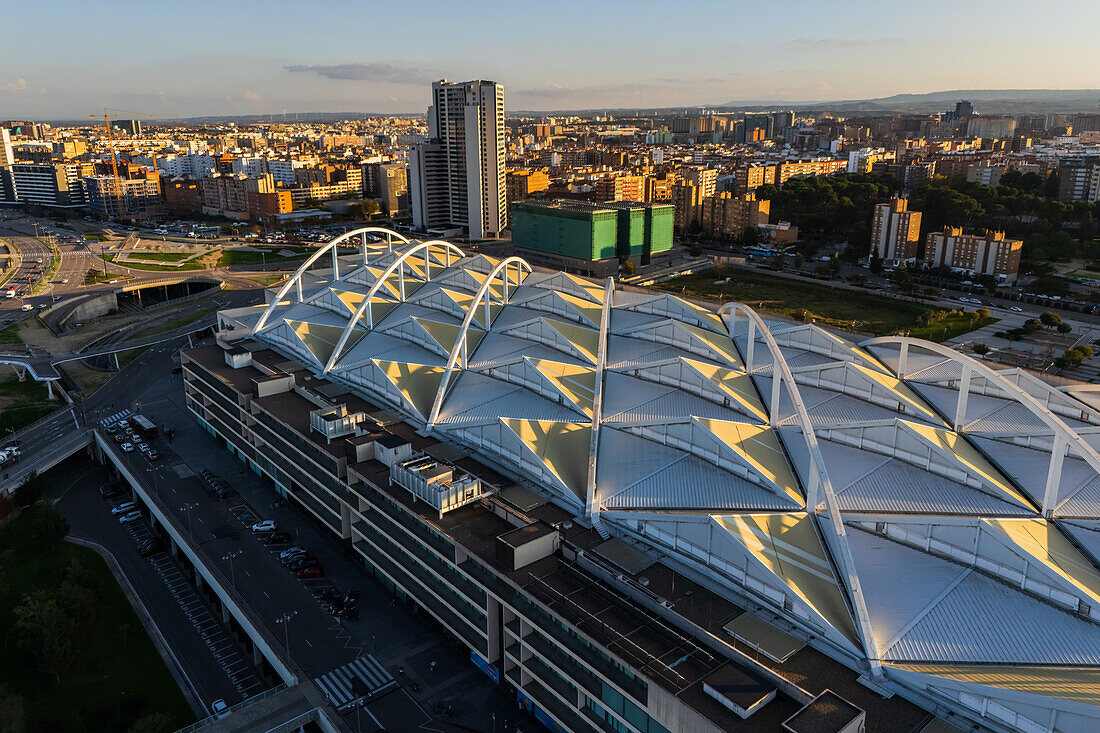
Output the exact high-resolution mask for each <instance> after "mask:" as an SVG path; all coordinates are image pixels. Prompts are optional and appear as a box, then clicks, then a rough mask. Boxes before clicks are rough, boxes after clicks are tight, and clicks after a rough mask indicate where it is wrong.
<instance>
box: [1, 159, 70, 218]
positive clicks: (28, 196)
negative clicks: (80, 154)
mask: <svg viewBox="0 0 1100 733" xmlns="http://www.w3.org/2000/svg"><path fill="white" fill-rule="evenodd" d="M5 174H6V175H7V177H8V181H9V185H10V187H11V189H12V190H13V193H14V195H15V200H16V201H18V202H19V203H22V204H32V205H35V206H47V207H50V208H58V209H76V208H79V207H81V206H83V205H84V187H83V185H82V183H81V180H80V178H81V175H80V166H79V165H75V164H69V163H56V164H53V163H15V164H14V165H11V166H8V168H7V169H6V170H5Z"/></svg>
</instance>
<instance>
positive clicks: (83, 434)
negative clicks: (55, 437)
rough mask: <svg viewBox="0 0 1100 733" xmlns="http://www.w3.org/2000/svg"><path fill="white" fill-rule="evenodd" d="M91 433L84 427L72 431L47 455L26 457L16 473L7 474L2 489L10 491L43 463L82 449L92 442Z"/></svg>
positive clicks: (1, 483) (0, 483)
mask: <svg viewBox="0 0 1100 733" xmlns="http://www.w3.org/2000/svg"><path fill="white" fill-rule="evenodd" d="M91 433H92V431H91V430H88V429H87V428H84V429H82V430H80V431H78V432H76V433H72V434H71V437H70V438H69V440H67V441H66V442H64V443H62V444H61V446H60V447H58V448H56V449H54V450H52V451H50V452H49V453H47V454H45V455H40V456H34V458H33V460H31V459H30V458H28V459H26V462H25V463H23V462H21V463H20V464H18V465H19V469H18V471H16V472H15V473H14V474H11V473H9V475H8V476H6V477H5V478H4V479H3V481H2V482H0V485H3V486H4V488H3V490H2V491H3V492H5V493H6V492H8V491H10V490H11V489H12V488H14V487H15V486H16V485H18V483H19V482H20V481H21V480H22V479H23V478H24V477H26V476H29V475H30V474H31V473H33V472H34V471H37V470H38V466H40V465H42V464H43V463H47V462H49V461H50V460H52V459H54V458H57V457H58V456H59V455H61V454H63V453H67V454H69V455H71V454H72V453H75V452H76V451H78V450H80V449H81V448H82V447H84V444H86V443H90V442H91Z"/></svg>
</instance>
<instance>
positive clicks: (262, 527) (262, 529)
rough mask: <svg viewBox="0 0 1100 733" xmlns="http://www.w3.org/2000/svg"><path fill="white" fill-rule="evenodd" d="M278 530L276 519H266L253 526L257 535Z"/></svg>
mask: <svg viewBox="0 0 1100 733" xmlns="http://www.w3.org/2000/svg"><path fill="white" fill-rule="evenodd" d="M278 528H279V525H278V524H276V523H275V520H274V519H265V520H263V521H262V522H256V523H255V524H253V525H252V531H253V532H255V533H256V534H263V533H267V532H274V531H275V530H277V529H278Z"/></svg>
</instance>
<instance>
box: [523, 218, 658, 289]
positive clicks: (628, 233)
mask: <svg viewBox="0 0 1100 733" xmlns="http://www.w3.org/2000/svg"><path fill="white" fill-rule="evenodd" d="M672 219H673V209H672V207H671V206H669V205H667V204H665V205H662V204H646V203H641V202H633V201H610V202H605V203H601V204H590V203H587V202H583V201H527V202H522V203H519V204H516V205H514V206H513V207H512V244H513V245H514V246H515V247H516V248H517V249H518V250H520V251H521V252H522V254H523V256H525V257H530V258H532V260H533V261H535V262H537V263H540V264H544V265H545V266H547V267H557V268H559V269H563V268H564V269H568V270H569V271H570V272H577V273H584V274H594V275H597V276H605V275H613V274H615V273H616V272H618V269H619V264H620V263H621V262H623V261H624V260H627V259H630V260H633V261H634V263H635V264H639V265H642V264H649V262H650V261H651V258H652V256H653V255H656V254H660V253H663V252H667V251H668V250H670V249H671V248H672V229H673V226H672Z"/></svg>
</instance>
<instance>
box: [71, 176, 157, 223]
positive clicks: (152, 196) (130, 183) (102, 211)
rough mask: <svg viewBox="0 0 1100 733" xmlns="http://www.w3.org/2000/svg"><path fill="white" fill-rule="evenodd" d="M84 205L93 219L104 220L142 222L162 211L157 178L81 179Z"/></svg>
mask: <svg viewBox="0 0 1100 733" xmlns="http://www.w3.org/2000/svg"><path fill="white" fill-rule="evenodd" d="M83 184H84V196H85V202H86V204H87V207H88V209H89V211H91V213H92V214H93V215H94V216H97V217H100V218H103V219H117V218H120V217H129V218H135V219H142V218H145V217H147V216H148V215H149V214H151V213H157V212H159V211H161V190H160V175H159V174H157V173H151V172H150V173H147V174H146V175H144V176H138V177H133V178H123V179H120V180H118V181H117V183H116V181H115V178H114V176H86V177H85V178H84V179H83Z"/></svg>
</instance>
